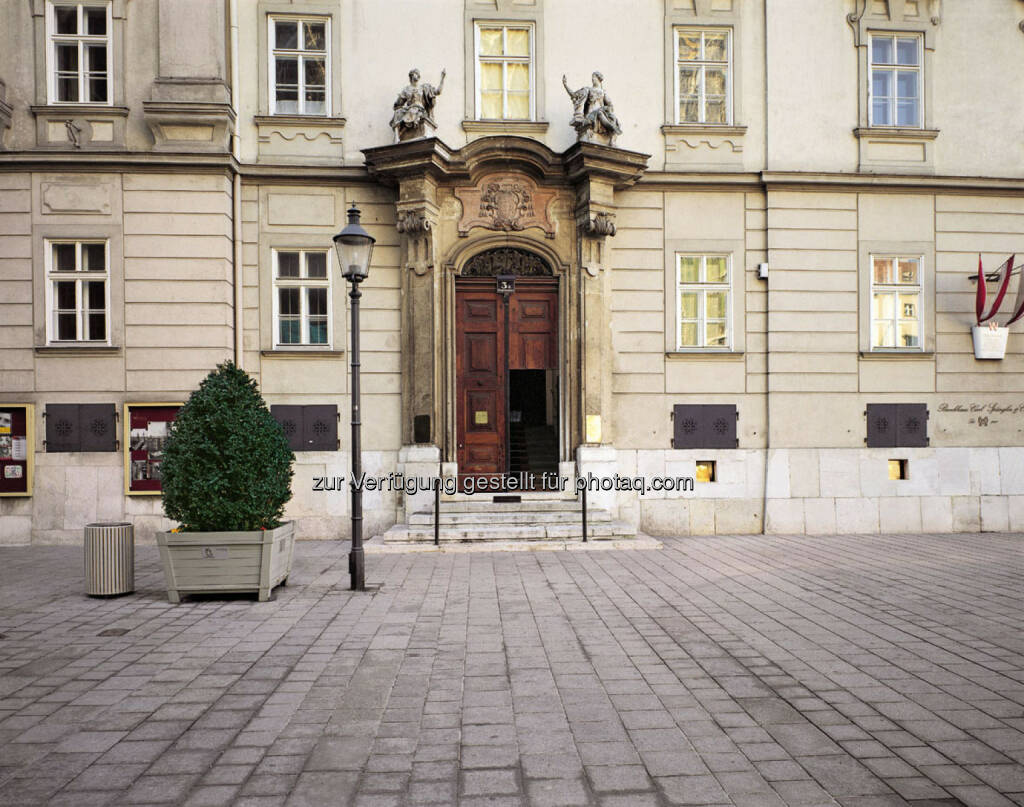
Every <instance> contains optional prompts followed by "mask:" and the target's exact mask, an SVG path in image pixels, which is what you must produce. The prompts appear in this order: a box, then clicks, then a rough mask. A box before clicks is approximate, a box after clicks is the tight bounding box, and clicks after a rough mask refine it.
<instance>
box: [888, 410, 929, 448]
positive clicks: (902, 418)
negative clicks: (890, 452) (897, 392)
mask: <svg viewBox="0 0 1024 807" xmlns="http://www.w3.org/2000/svg"><path fill="white" fill-rule="evenodd" d="M896 445H898V446H907V447H908V448H920V447H923V446H926V445H928V407H927V405H925V404H896Z"/></svg>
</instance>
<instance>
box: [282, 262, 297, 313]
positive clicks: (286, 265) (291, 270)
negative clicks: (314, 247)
mask: <svg viewBox="0 0 1024 807" xmlns="http://www.w3.org/2000/svg"><path fill="white" fill-rule="evenodd" d="M277 276H278V277H298V276H299V253H298V252H278V253H277ZM296 313H298V312H296Z"/></svg>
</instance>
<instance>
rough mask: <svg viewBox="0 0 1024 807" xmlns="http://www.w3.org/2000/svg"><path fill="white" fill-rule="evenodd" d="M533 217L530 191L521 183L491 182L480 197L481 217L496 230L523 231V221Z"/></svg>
mask: <svg viewBox="0 0 1024 807" xmlns="http://www.w3.org/2000/svg"><path fill="white" fill-rule="evenodd" d="M532 216H533V200H532V198H531V196H530V191H529V189H528V188H526V187H525V186H524V185H523V184H522V183H519V182H490V183H488V185H487V187H486V188H484V192H483V194H482V195H481V196H480V217H481V218H484V219H490V220H491V222H492V224H491V226H492V227H493V228H494V229H495V230H505V231H506V232H508V231H510V230H522V229H523V224H522V221H521V220H522V219H524V218H530V217H532Z"/></svg>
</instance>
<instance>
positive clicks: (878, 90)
mask: <svg viewBox="0 0 1024 807" xmlns="http://www.w3.org/2000/svg"><path fill="white" fill-rule="evenodd" d="M871 95H872V96H874V97H875V98H888V97H889V96H891V95H892V71H891V70H872V71H871Z"/></svg>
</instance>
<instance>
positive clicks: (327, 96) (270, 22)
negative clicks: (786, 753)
mask: <svg viewBox="0 0 1024 807" xmlns="http://www.w3.org/2000/svg"><path fill="white" fill-rule="evenodd" d="M276 22H294V23H297V24H298V26H299V29H298V30H299V37H300V39H301V36H302V23H304V22H312V23H323V25H324V49H323V57H324V82H325V84H324V111H323V112H306V111H305V106H306V71H305V70H304V69H303V66H302V63H303V55H304V54H311V53H317V54H318V53H320V51H315V50H305V49H301V48H300V49H296V50H291V49H280V48H278V47H277V29H276V28H275V26H274V23H276ZM297 44H300V45H301V44H302V42H301V41H299V42H298V43H297ZM279 50H280V51H281V52H282V54H287V55H289V56H294V57H295V58H296V59H297V60H298V63H299V75H298V79H299V83H298V102H299V111H298V112H280V111H278V109H277V54H278V51H279ZM267 88H268V90H267V94H268V96H269V97H268V98H267V103H268V107H267V108H268V109H269V110H270V114H271V115H303V116H306V117H314V118H320V117H325V118H329V117H330V116H331V115H332V114H333V113H332V104H331V93H332V92H333V91H334V89H333V87H332V86H331V18H330V17H325V16H318V15H305V16H293V15H291V14H268V15H267Z"/></svg>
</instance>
